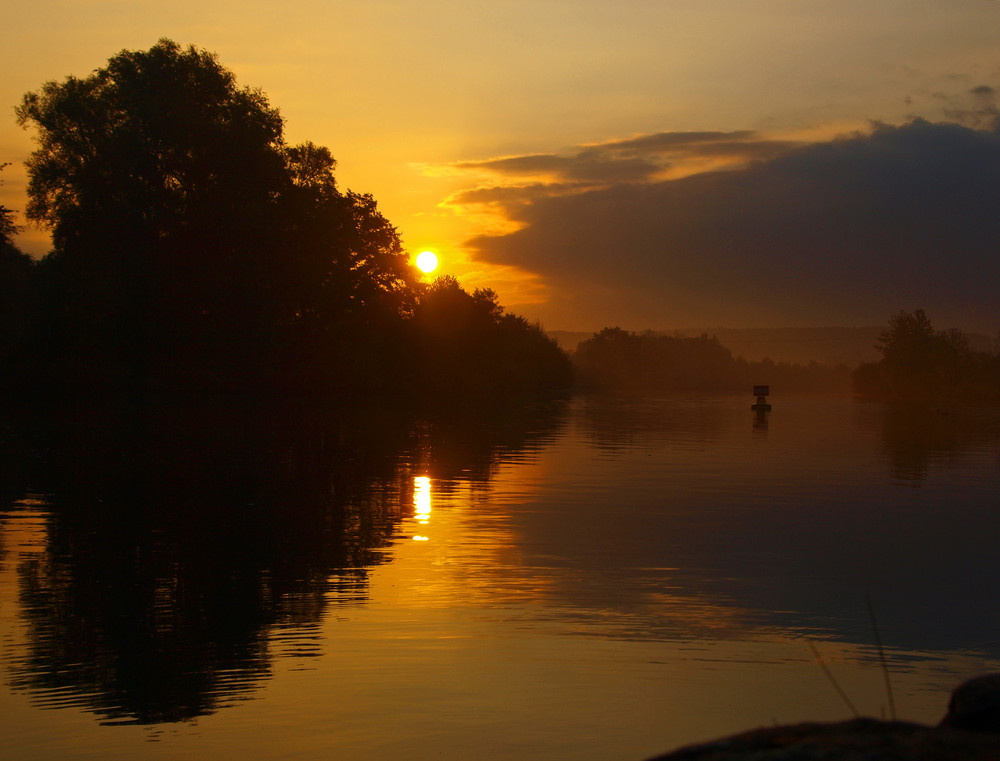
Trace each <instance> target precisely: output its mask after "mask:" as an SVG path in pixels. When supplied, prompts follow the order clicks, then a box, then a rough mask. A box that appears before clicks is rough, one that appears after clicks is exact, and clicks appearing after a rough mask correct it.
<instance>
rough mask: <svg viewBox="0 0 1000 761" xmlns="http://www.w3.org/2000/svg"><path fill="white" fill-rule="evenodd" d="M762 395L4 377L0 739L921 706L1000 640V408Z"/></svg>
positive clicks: (169, 755) (91, 752) (472, 736)
mask: <svg viewBox="0 0 1000 761" xmlns="http://www.w3.org/2000/svg"><path fill="white" fill-rule="evenodd" d="M752 401H753V399H752V397H750V396H749V395H748V396H746V397H725V398H687V399H609V398H598V397H587V396H579V397H574V398H571V399H567V400H561V401H557V402H550V403H545V404H532V405H521V406H518V407H501V406H499V405H493V404H491V405H483V404H480V405H469V404H466V405H464V406H462V408H461V409H449V408H448V407H446V406H445V405H443V404H442V403H440V402H439V403H437V404H436V405H434V406H433V407H428V408H425V409H422V410H414V409H412V408H408V407H404V406H403V405H394V404H381V405H380V404H338V403H334V402H330V401H322V402H321V401H317V400H298V401H288V400H285V401H275V400H266V401H262V400H260V399H245V398H236V399H234V398H225V397H220V398H208V399H131V400H116V401H114V402H110V401H100V400H91V401H89V402H87V403H86V404H84V403H76V404H59V405H48V406H45V407H42V406H39V405H27V404H19V405H14V404H13V403H8V404H7V405H6V407H5V410H4V416H3V422H2V424H0V479H2V481H0V489H2V490H0V500H2V501H0V643H2V653H0V673H2V674H3V682H2V687H0V736H2V737H3V747H4V748H5V751H4V755H5V756H6V757H9V758H16V759H19V761H28V760H30V759H38V760H45V761H48V760H50V759H90V758H93V759H98V758H99V759H104V760H108V759H111V760H116V759H133V760H134V759H140V760H143V759H176V758H184V759H206V760H207V759H213V761H215V760H223V761H224V760H226V759H238V760H239V761H249V760H250V759H279V758H280V759H302V760H303V761H313V760H316V759H340V760H344V759H347V760H350V759H358V761H361V760H362V759H363V760H364V761H379V760H380V759H390V758H393V759H395V758H407V759H418V760H419V759H446V760H451V759H454V760H456V761H457V760H458V759H469V758H476V759H487V760H489V759H512V758H527V757H530V758H540V759H549V760H551V761H558V760H560V759H566V760H570V759H581V760H583V759H594V760H598V759H607V760H610V759H633V760H634V761H641V759H643V758H646V757H648V756H651V755H653V754H657V753H661V752H665V751H667V750H670V749H672V748H675V747H677V746H680V745H684V744H688V743H693V742H697V741H700V740H705V739H708V738H712V737H715V736H719V735H723V734H729V733H732V732H735V731H738V730H743V729H749V728H753V727H757V726H761V725H771V724H774V723H776V722H777V723H790V722H797V721H803V720H840V719H845V718H849V717H850V716H851V715H852V714H853V713H854V712H857V713H860V714H863V715H873V716H880V715H881V716H889V715H891V714H893V713H894V714H895V715H897V716H899V717H900V718H904V719H909V720H914V721H924V722H936V721H937V720H939V719H940V717H941V716H943V714H944V711H945V708H946V704H947V698H948V692H949V691H950V689H951V688H952V687H954V686H955V685H956V684H957V683H958V682H960V681H961V680H963V679H965V678H967V677H970V676H974V675H976V674H979V673H982V672H984V671H989V670H998V669H1000V606H998V605H997V604H996V601H997V600H998V599H1000V568H998V564H1000V561H998V558H1000V552H998V540H1000V510H998V506H1000V409H996V408H976V407H936V406H933V405H931V406H917V405H914V406H908V407H898V406H890V405H883V404H880V403H874V402H865V401H860V400H857V399H852V398H813V397H796V398H788V399H784V398H781V396H780V395H777V396H773V397H772V398H771V402H772V403H773V409H772V410H771V411H770V412H767V413H755V412H752V411H751V410H750V404H751V402H752ZM879 642H881V644H882V646H883V647H882V655H880V653H879V646H878V645H879ZM883 666H884V668H885V671H883ZM887 678H888V686H887V684H886V681H887Z"/></svg>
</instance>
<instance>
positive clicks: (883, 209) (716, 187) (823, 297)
mask: <svg viewBox="0 0 1000 761" xmlns="http://www.w3.org/2000/svg"><path fill="white" fill-rule="evenodd" d="M733 134H746V135H748V137H747V138H746V140H747V143H748V144H749V145H751V146H752V145H755V144H756V142H755V140H754V139H753V136H752V134H750V133H729V137H728V138H727V139H728V140H729V141H730V142H732V140H733V137H732V135H733ZM670 139H671V138H668V137H667V136H649V137H647V138H635V139H633V140H631V141H622V143H618V144H613V145H626V144H629V145H631V146H634V147H635V149H638V148H639V147H641V146H643V145H645V146H646V147H647V148H649V149H652V146H655V145H660V144H666V143H668V142H670ZM719 142H724V140H723V139H721V138H720V139H719V140H705V143H704V144H705V145H714V144H717V143H719ZM686 144H687V145H693V144H694V141H693V140H689V141H688V142H687V143H686ZM602 150H604V151H605V152H609V151H613V150H618V149H611V148H608V146H603V147H602ZM998 178H1000V134H998V133H997V132H995V131H984V130H974V129H970V128H967V127H962V126H959V125H956V124H931V123H928V122H924V121H914V122H911V123H909V124H906V125H904V126H900V127H889V126H885V125H881V126H877V127H875V128H873V131H872V132H871V133H870V134H865V135H856V136H853V137H851V138H847V139H840V140H836V141H833V142H830V143H823V144H815V145H810V146H807V147H800V148H798V149H796V150H792V151H790V152H788V151H786V152H785V153H784V154H783V155H780V156H779V157H777V158H772V159H770V160H768V161H760V162H755V163H751V164H749V165H747V166H746V167H745V168H743V169H740V170H730V171H720V172H710V173H702V174H698V175H694V176H690V177H686V178H683V179H677V180H670V181H657V182H650V183H646V184H636V183H628V184H612V185H608V186H604V187H600V188H594V189H590V190H585V191H578V192H576V193H574V194H567V195H560V194H555V195H552V194H546V191H545V190H544V189H543V188H541V187H539V188H536V191H537V194H535V196H534V198H533V199H532V200H530V202H528V200H527V199H526V198H525V191H524V189H522V192H521V196H520V198H519V200H518V201H517V202H516V203H511V204H510V205H507V206H505V208H506V209H507V211H508V213H509V214H510V215H511V217H512V218H513V219H514V220H515V221H517V222H519V223H521V224H522V225H523V228H522V229H520V230H518V231H517V232H514V233H512V234H509V235H502V236H492V237H489V236H484V237H481V238H478V239H476V240H475V241H473V242H472V244H473V246H474V248H475V250H476V251H477V252H478V256H479V257H481V258H483V259H485V260H488V261H491V262H494V263H502V264H512V265H517V266H519V267H522V268H524V269H527V270H530V271H533V272H536V273H540V274H541V275H543V276H544V277H545V279H546V280H547V282H549V283H550V284H551V285H552V286H553V290H554V291H555V292H556V293H557V294H558V296H557V298H556V300H554V301H553V303H552V304H550V305H549V307H548V308H547V309H548V311H542V312H541V313H540V314H539V315H538V316H540V317H541V318H542V319H543V320H544V321H545V323H546V325H547V326H548V327H552V328H556V327H571V326H579V327H582V328H585V329H591V328H593V327H595V326H598V327H599V326H601V325H613V324H621V325H625V326H628V327H669V326H678V327H679V326H688V325H739V324H752V325H758V326H762V325H777V324H791V325H795V324H799V325H815V324H865V323H867V324H880V323H883V322H884V321H885V319H886V318H887V317H888V316H889V315H890V314H892V313H893V312H895V311H896V310H898V309H901V308H903V309H915V308H924V309H926V310H928V313H929V314H930V315H931V317H932V318H933V319H934V320H935V323H936V324H938V326H939V327H950V326H952V325H957V326H960V327H965V328H968V329H976V330H989V331H990V332H994V331H996V330H997V328H1000V297H998V287H997V284H998V283H1000V191H998Z"/></svg>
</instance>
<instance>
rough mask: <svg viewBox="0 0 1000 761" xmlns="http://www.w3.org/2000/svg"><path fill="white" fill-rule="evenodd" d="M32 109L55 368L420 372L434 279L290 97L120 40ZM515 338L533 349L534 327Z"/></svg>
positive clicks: (83, 383)
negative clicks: (291, 132) (313, 136)
mask: <svg viewBox="0 0 1000 761" xmlns="http://www.w3.org/2000/svg"><path fill="white" fill-rule="evenodd" d="M16 113H17V118H18V121H19V123H20V124H21V125H22V126H23V127H25V128H29V127H30V128H34V130H35V131H36V137H37V148H36V150H35V151H34V152H33V153H32V155H31V157H30V158H29V160H28V161H27V168H28V174H29V184H28V199H29V202H28V207H27V216H28V217H29V218H30V219H32V220H35V221H37V222H39V223H41V224H42V225H44V226H47V227H48V228H49V229H50V230H51V232H52V238H53V250H52V252H51V253H50V254H49V255H48V256H47V257H46V258H45V260H43V262H42V263H41V265H42V266H41V267H40V268H39V272H38V275H39V277H38V289H39V294H38V296H37V303H38V305H39V306H40V308H39V309H38V310H37V311H38V312H39V314H38V316H37V321H36V323H35V324H34V327H33V330H34V331H36V333H37V334H38V335H43V336H45V340H44V341H40V342H38V343H37V345H36V349H35V356H34V357H33V358H32V363H33V366H34V367H35V372H36V374H37V377H36V381H38V382H39V383H41V384H42V385H46V384H47V385H49V386H57V387H59V386H62V387H71V388H74V389H80V388H94V389H111V388H128V389H185V388H190V389H199V390H204V389H255V390H257V389H264V390H266V389H292V390H310V391H324V390H335V389H359V390H368V389H371V390H378V389H380V388H392V387H394V386H398V385H403V384H405V383H406V382H407V381H408V380H412V377H410V378H408V376H413V377H415V376H417V375H420V374H421V372H420V370H419V368H417V367H414V365H413V360H414V358H413V356H412V347H411V344H412V342H413V340H414V339H413V331H414V325H415V324H416V323H415V322H414V321H415V320H416V319H417V307H418V304H419V303H420V301H421V296H422V294H423V291H424V290H425V287H424V286H422V285H421V284H420V283H419V281H418V278H417V273H416V272H415V270H414V268H413V267H412V266H410V264H409V257H408V256H407V254H406V252H405V251H404V250H403V246H402V243H401V241H400V238H399V235H398V232H397V230H396V229H395V227H393V226H392V225H391V224H390V223H389V221H388V220H386V219H385V218H384V217H383V216H382V214H381V213H380V212H379V210H378V207H377V204H376V202H375V200H374V199H373V198H372V197H371V196H370V195H363V194H358V193H354V192H351V191H347V192H342V191H341V190H340V189H339V188H338V187H337V184H336V181H335V177H334V169H335V168H336V162H335V160H334V158H333V155H332V153H331V152H330V150H329V149H328V148H325V147H322V146H317V145H314V144H313V143H308V142H307V143H304V144H302V145H296V146H289V145H287V144H286V143H285V142H284V137H283V122H282V118H281V116H280V114H279V112H278V110H277V109H276V108H273V107H272V106H271V105H270V104H269V102H268V100H267V98H266V97H265V96H264V95H263V94H262V93H261V92H260V91H259V90H255V89H251V88H247V87H239V86H238V85H237V84H236V80H235V77H234V75H233V74H232V72H230V71H228V70H227V69H225V68H224V67H223V66H222V65H221V64H220V63H219V61H218V59H217V58H216V56H215V55H213V54H210V53H207V52H205V51H202V50H199V49H197V48H195V47H193V46H192V47H188V48H186V49H182V48H181V47H180V46H179V45H177V44H176V43H174V42H172V41H170V40H161V41H160V42H158V43H157V44H156V45H154V46H153V47H152V48H150V49H149V50H147V51H122V52H121V53H119V54H117V55H115V56H114V57H112V58H111V59H110V60H109V61H108V64H107V66H106V67H104V68H102V69H98V70H96V71H95V72H93V73H92V74H91V75H90V76H88V77H85V78H76V77H69V78H67V79H66V80H64V81H62V82H48V83H46V84H45V85H43V86H42V87H41V88H40V89H39V90H38V91H36V92H29V93H27V94H26V95H25V96H24V98H23V100H22V102H21V104H20V105H19V106H18V107H17V109H16ZM7 220H8V215H7V214H6V212H5V214H4V216H3V221H4V224H5V228H4V229H5V230H6V225H7ZM5 235H6V233H5ZM5 256H6V254H5ZM477 293H478V292H477ZM494 296H495V294H494ZM428 297H429V298H432V300H433V294H432V293H431V294H428ZM475 298H480V297H479V296H478V295H477V296H476V297H475ZM487 300H488V299H487ZM493 308H494V309H500V310H501V311H502V307H499V305H498V304H496V303H495V299H494V307H493ZM493 317H495V318H496V319H495V323H496V324H495V325H494V328H496V326H497V325H499V324H500V323H502V322H503V319H506V317H503V318H502V319H501V316H500V315H499V313H498V314H496V315H493ZM6 319H7V318H5V321H6ZM491 319H492V318H491ZM508 323H509V324H508V327H507V328H506V330H507V331H508V332H510V331H511V330H512V328H511V327H510V325H511V324H513V323H510V320H508ZM494 328H491V329H490V330H491V331H492V332H491V333H490V335H491V336H492V334H493V332H496V330H494ZM456 340H460V338H459V337H456ZM490 340H494V339H493V338H491V339H490ZM517 340H518V341H519V342H520V344H519V346H520V350H521V351H522V353H530V352H531V351H534V348H533V347H534V346H535V336H534V334H533V333H532V331H531V330H527V329H525V330H522V331H521V334H520V336H519V338H518V339H517ZM525 369H526V372H527V371H528V370H530V368H527V367H525ZM472 375H473V376H475V377H479V376H478V375H477V374H476V373H473V374H472Z"/></svg>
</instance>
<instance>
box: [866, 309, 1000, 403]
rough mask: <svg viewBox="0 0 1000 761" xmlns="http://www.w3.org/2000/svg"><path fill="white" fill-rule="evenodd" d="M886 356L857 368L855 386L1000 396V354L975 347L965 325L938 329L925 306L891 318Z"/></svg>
mask: <svg viewBox="0 0 1000 761" xmlns="http://www.w3.org/2000/svg"><path fill="white" fill-rule="evenodd" d="M877 348H878V349H879V351H880V352H881V353H882V359H881V361H879V362H877V363H866V364H863V365H861V366H860V367H858V368H857V370H856V371H855V373H854V382H855V388H856V389H857V390H858V391H860V392H862V393H867V394H872V395H877V396H887V397H898V398H918V397H943V398H956V397H960V398H966V399H972V400H994V399H998V398H1000V354H998V353H992V354H991V353H988V352H980V351H974V350H973V349H972V348H971V346H970V344H969V339H968V337H967V336H966V335H965V334H964V333H963V332H962V331H960V330H956V329H950V330H943V331H937V330H935V329H934V326H933V325H932V324H931V320H930V318H929V317H928V316H927V314H926V313H925V312H924V310H922V309H917V310H916V311H914V312H906V311H904V310H900V311H899V312H897V313H896V314H895V315H893V316H892V317H890V318H889V327H888V328H887V329H886V330H884V331H882V334H881V336H880V337H879V343H878V345H877Z"/></svg>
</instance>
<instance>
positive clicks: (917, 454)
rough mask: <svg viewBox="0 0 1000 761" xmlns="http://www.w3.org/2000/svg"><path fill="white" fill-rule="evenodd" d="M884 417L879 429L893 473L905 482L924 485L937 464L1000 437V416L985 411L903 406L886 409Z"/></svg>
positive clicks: (900, 404)
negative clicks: (919, 482)
mask: <svg viewBox="0 0 1000 761" xmlns="http://www.w3.org/2000/svg"><path fill="white" fill-rule="evenodd" d="M881 413H882V414H881V419H880V420H879V422H878V425H880V427H881V433H882V443H883V447H884V448H885V452H886V455H887V457H888V463H889V468H890V472H891V473H892V475H893V476H894V477H896V478H899V479H901V480H904V481H914V482H916V481H923V480H924V479H926V478H927V475H928V472H929V471H930V469H931V467H932V465H933V464H934V463H936V462H948V461H950V460H953V459H955V458H958V457H960V456H963V455H965V454H966V453H968V452H969V451H971V450H972V449H974V448H975V447H976V446H977V444H978V443H980V442H984V441H996V440H997V438H998V437H1000V416H998V415H997V414H996V413H995V411H992V410H990V409H989V408H985V407H967V408H966V407H948V408H938V407H934V406H929V405H927V404H906V403H899V404H886V405H884V406H882V407H881Z"/></svg>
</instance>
